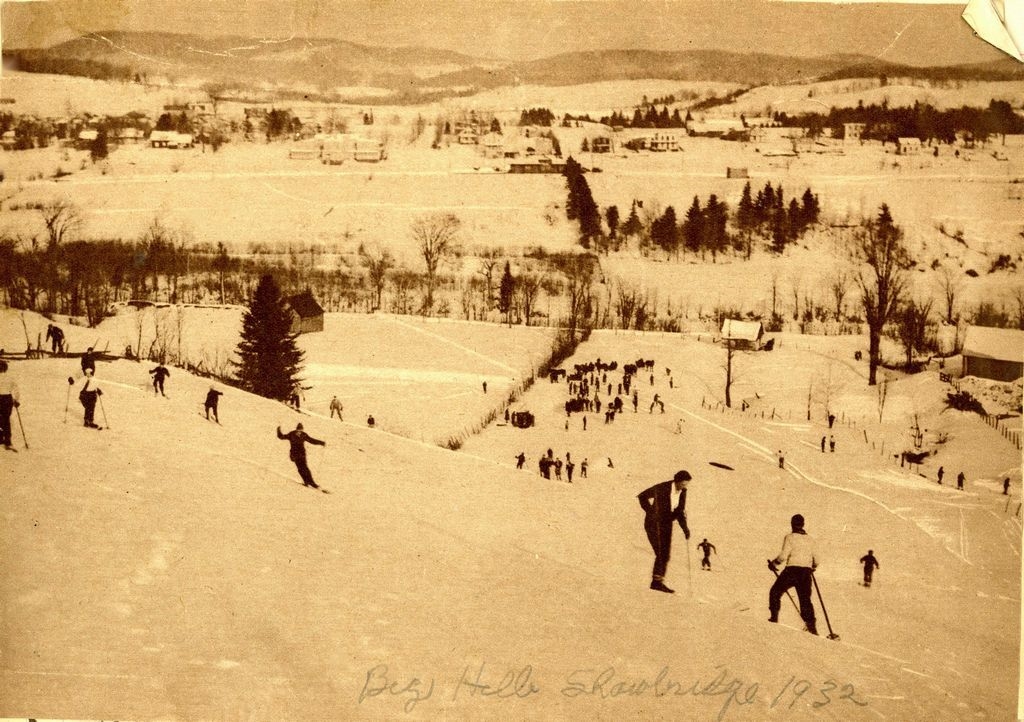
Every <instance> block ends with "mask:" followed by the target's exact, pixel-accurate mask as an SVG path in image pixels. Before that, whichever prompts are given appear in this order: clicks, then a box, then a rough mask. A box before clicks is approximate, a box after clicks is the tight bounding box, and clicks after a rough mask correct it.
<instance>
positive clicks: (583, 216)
mask: <svg viewBox="0 0 1024 722" xmlns="http://www.w3.org/2000/svg"><path fill="white" fill-rule="evenodd" d="M562 174H563V175H564V176H565V185H566V188H567V189H568V191H569V193H568V197H567V199H566V202H565V215H566V217H567V218H568V219H569V220H570V221H579V224H580V243H581V244H582V245H583V247H584V248H589V246H590V243H591V241H593V240H595V239H597V238H598V237H599V236H600V235H601V212H600V210H599V209H598V207H597V204H596V203H595V202H594V196H593V195H592V194H591V192H590V185H589V184H588V183H587V179H586V178H584V177H583V166H581V165H580V164H579V163H578V162H577V161H576V160H575V159H574V158H573V157H572V156H569V159H568V160H567V161H566V162H565V170H564V171H563V173H562Z"/></svg>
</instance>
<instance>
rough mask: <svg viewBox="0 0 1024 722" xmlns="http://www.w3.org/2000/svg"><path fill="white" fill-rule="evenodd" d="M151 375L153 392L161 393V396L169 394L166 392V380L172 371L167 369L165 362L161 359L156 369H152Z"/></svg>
mask: <svg viewBox="0 0 1024 722" xmlns="http://www.w3.org/2000/svg"><path fill="white" fill-rule="evenodd" d="M149 375H150V376H152V377H153V394H154V395H156V394H157V393H159V394H160V395H161V396H166V395H167V394H165V393H164V381H165V380H166V379H167V377H168V376H170V375H171V372H170V371H168V370H167V367H166V366H164V364H163V362H162V361H161V362H160V363H159V364H157V367H156V368H155V369H150V371H149Z"/></svg>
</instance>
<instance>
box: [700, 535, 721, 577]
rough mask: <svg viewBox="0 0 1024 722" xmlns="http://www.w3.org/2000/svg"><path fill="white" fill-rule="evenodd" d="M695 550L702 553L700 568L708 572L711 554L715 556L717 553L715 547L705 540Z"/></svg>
mask: <svg viewBox="0 0 1024 722" xmlns="http://www.w3.org/2000/svg"><path fill="white" fill-rule="evenodd" d="M697 548H698V549H700V550H701V551H702V552H704V558H703V559H701V560H700V568H701V569H707V570H708V571H709V572H710V571H711V552H715V553H716V554H717V553H718V551H717V550H716V549H715V545H714V544H712V543H711V542H709V541H708V540H707V539H705V540H704V541H702V542H701V543H700V544H698V545H697Z"/></svg>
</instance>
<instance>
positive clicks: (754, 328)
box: [722, 318, 764, 351]
mask: <svg viewBox="0 0 1024 722" xmlns="http://www.w3.org/2000/svg"><path fill="white" fill-rule="evenodd" d="M763 336H764V327H763V326H762V325H761V322H760V321H739V320H737V319H733V318H727V319H725V320H724V321H723V322H722V340H723V341H732V342H733V348H737V349H746V350H750V351H756V350H757V349H759V348H760V347H761V338H762V337H763Z"/></svg>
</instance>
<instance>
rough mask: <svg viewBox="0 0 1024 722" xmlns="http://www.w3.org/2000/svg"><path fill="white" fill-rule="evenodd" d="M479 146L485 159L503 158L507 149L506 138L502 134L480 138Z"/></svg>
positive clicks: (491, 134)
mask: <svg viewBox="0 0 1024 722" xmlns="http://www.w3.org/2000/svg"><path fill="white" fill-rule="evenodd" d="M479 146H480V150H481V152H482V153H483V154H484V157H485V158H501V156H502V154H503V153H504V149H505V138H504V137H503V136H502V135H501V133H494V132H491V133H486V134H485V135H483V136H481V137H480V142H479Z"/></svg>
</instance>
